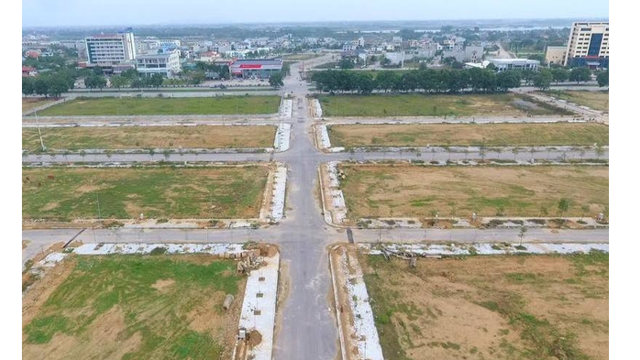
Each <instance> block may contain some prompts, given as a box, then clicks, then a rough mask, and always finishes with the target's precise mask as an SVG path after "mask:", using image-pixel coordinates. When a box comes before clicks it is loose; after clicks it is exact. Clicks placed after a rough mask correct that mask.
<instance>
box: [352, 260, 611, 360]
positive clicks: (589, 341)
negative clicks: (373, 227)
mask: <svg viewBox="0 0 640 360" xmlns="http://www.w3.org/2000/svg"><path fill="white" fill-rule="evenodd" d="M360 264H361V266H362V267H363V272H364V274H365V275H364V278H365V282H366V285H367V289H368V292H369V295H370V297H371V299H372V300H371V303H372V307H373V312H374V315H375V321H376V327H377V330H378V334H379V336H380V339H381V345H382V349H383V352H384V355H385V358H387V359H396V360H405V359H412V360H426V359H438V360H448V359H469V360H480V359H496V360H501V359H505V360H507V359H509V360H513V359H531V360H551V359H553V360H569V359H572V360H576V359H577V360H587V359H592V360H602V359H608V352H609V269H608V267H609V256H608V254H604V253H592V254H589V255H571V256H554V255H549V256H547V255H537V256H474V257H467V258H450V259H419V260H418V263H417V268H415V269H410V268H409V262H408V261H407V260H401V259H398V258H392V259H391V260H390V261H387V260H385V259H384V257H382V256H367V255H360Z"/></svg>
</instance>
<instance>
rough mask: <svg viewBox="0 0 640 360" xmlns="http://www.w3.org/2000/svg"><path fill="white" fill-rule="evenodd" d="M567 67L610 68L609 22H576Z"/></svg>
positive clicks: (570, 42)
mask: <svg viewBox="0 0 640 360" xmlns="http://www.w3.org/2000/svg"><path fill="white" fill-rule="evenodd" d="M564 65H565V66H588V67H604V68H608V67H609V22H574V23H573V25H572V26H571V34H570V35H569V42H568V43H567V53H566V55H565V59H564Z"/></svg>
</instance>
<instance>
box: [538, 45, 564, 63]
mask: <svg viewBox="0 0 640 360" xmlns="http://www.w3.org/2000/svg"><path fill="white" fill-rule="evenodd" d="M565 57H567V47H566V46H547V51H546V53H545V56H544V61H546V63H547V64H559V65H564V59H565Z"/></svg>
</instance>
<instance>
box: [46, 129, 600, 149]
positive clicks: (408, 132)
mask: <svg viewBox="0 0 640 360" xmlns="http://www.w3.org/2000/svg"><path fill="white" fill-rule="evenodd" d="M328 130H329V136H330V138H331V144H332V145H333V146H344V147H349V146H427V145H431V146H450V145H451V146H483V145H484V146H509V145H511V146H552V145H576V146H577V145H583V146H586V145H589V146H591V145H593V144H594V143H598V144H600V145H608V144H609V127H608V126H605V125H601V124H594V123H588V124H577V123H555V124H409V125H331V126H330V127H329V129H328ZM34 145H37V144H34Z"/></svg>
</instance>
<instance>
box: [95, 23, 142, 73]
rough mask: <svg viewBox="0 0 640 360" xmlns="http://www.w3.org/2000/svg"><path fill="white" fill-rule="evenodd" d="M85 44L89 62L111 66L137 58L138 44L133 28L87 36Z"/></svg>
mask: <svg viewBox="0 0 640 360" xmlns="http://www.w3.org/2000/svg"><path fill="white" fill-rule="evenodd" d="M85 44H86V46H87V57H88V58H89V64H93V65H101V66H111V65H116V64H120V63H123V62H129V61H132V60H134V59H135V58H136V44H135V38H134V36H133V32H132V30H131V28H127V29H125V30H124V31H122V32H120V33H117V34H109V35H103V34H101V35H94V36H89V37H86V38H85Z"/></svg>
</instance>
